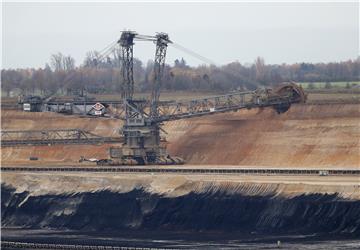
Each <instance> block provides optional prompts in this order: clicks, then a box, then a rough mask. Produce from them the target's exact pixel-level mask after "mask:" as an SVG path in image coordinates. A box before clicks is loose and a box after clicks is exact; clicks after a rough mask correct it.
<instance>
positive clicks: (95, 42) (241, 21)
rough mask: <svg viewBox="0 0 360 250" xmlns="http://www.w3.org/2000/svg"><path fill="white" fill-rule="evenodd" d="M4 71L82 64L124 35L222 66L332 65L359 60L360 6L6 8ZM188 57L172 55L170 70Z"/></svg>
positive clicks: (138, 52) (138, 49)
mask: <svg viewBox="0 0 360 250" xmlns="http://www.w3.org/2000/svg"><path fill="white" fill-rule="evenodd" d="M2 12H3V13H2V25H3V27H2V32H3V34H2V65H3V68H29V67H35V68H38V67H44V65H45V63H46V62H48V61H49V58H50V55H51V54H53V53H56V52H62V53H63V54H66V55H68V54H69V55H72V56H73V57H74V58H75V60H76V63H77V65H79V64H81V63H82V61H83V58H84V56H85V54H86V52H87V51H90V50H101V49H103V48H104V47H106V45H108V44H109V43H110V42H112V41H114V40H116V39H117V38H119V36H120V32H121V31H122V30H124V29H131V30H135V31H137V32H138V33H139V34H146V35H152V34H155V32H167V33H168V34H169V36H170V38H171V40H173V41H175V42H176V43H178V44H180V45H182V46H184V47H186V48H189V49H191V50H193V51H195V52H197V53H199V54H200V55H203V56H205V57H207V58H209V59H211V60H212V61H214V62H215V63H216V64H219V65H221V64H226V63H230V62H232V61H239V62H240V63H249V62H250V63H252V62H253V61H254V60H255V58H256V57H257V56H261V57H263V58H264V59H265V62H266V63H276V64H280V63H294V62H330V61H342V60H348V59H355V58H356V57H357V56H358V54H359V3H358V2H353V3H340V2H338V3H336V2H333V3H259V2H258V3H69V2H68V3H3V8H2ZM154 49H155V48H154V44H152V43H146V42H137V43H136V45H135V48H134V53H135V57H137V58H139V59H141V60H142V61H144V62H146V61H147V60H149V59H152V58H153V54H154ZM181 57H184V58H185V60H186V61H187V62H188V63H189V64H191V65H198V64H203V62H202V61H200V60H198V59H196V58H193V57H191V56H190V55H188V54H185V53H184V52H182V51H179V50H177V49H176V48H173V47H169V48H168V57H167V62H168V63H173V61H174V60H175V59H176V58H181Z"/></svg>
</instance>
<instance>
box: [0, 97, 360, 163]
mask: <svg viewBox="0 0 360 250" xmlns="http://www.w3.org/2000/svg"><path fill="white" fill-rule="evenodd" d="M1 125H2V129H13V130H20V129H24V130H25V129H29V130H33V129H63V128H80V129H84V130H88V131H91V132H94V133H96V134H99V135H103V136H112V135H117V133H118V132H117V131H118V129H119V128H120V126H121V121H119V120H115V119H105V118H103V119H102V118H79V117H71V116H63V115H59V114H54V113H24V112H20V111H3V112H2V122H1ZM164 129H165V130H166V131H167V132H168V135H167V140H168V141H169V145H168V149H169V152H170V153H171V154H172V155H176V156H180V157H183V158H184V159H185V160H186V161H187V162H188V163H189V164H214V165H247V166H276V167H329V168H332V167H346V168H359V167H360V154H359V152H360V105H359V104H318V105H293V106H292V107H291V108H290V110H289V111H288V112H286V113H285V114H282V115H278V114H277V113H276V112H275V111H274V110H272V109H254V110H240V111H238V112H231V113H225V114H218V115H213V116H207V117H201V118H192V119H187V120H179V121H172V122H168V123H166V124H165V126H164ZM108 147H109V145H56V146H25V147H16V148H2V149H1V157H2V159H1V161H2V164H3V165H27V164H30V163H29V162H30V161H29V157H30V156H37V157H38V158H39V160H38V161H32V162H31V165H34V164H39V165H44V164H47V165H48V164H54V165H61V164H70V163H71V164H74V163H77V162H78V160H79V158H80V156H85V157H87V158H93V157H94V158H104V157H107V148H108Z"/></svg>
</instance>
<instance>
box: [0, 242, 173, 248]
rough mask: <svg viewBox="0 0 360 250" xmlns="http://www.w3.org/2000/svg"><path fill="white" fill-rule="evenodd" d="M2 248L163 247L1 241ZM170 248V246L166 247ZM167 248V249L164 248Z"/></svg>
mask: <svg viewBox="0 0 360 250" xmlns="http://www.w3.org/2000/svg"><path fill="white" fill-rule="evenodd" d="M1 248H2V249H64V250H67V249H69V250H70V249H75V250H85V249H86V250H150V249H153V250H160V249H163V248H153V247H152V248H148V247H119V246H96V245H70V244H46V243H29V242H15V241H1ZM166 249H169V248H166ZM164 250H165V249H164Z"/></svg>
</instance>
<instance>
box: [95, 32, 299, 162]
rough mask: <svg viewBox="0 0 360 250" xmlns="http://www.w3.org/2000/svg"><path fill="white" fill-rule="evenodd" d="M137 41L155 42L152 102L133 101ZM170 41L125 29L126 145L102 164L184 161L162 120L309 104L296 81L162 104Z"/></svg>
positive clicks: (114, 150)
mask: <svg viewBox="0 0 360 250" xmlns="http://www.w3.org/2000/svg"><path fill="white" fill-rule="evenodd" d="M134 41H151V42H154V43H155V44H156V52H155V61H154V82H153V86H152V93H151V99H150V100H145V99H135V98H134V96H133V95H134V78H133V46H134ZM171 43H172V41H171V40H170V39H169V36H168V35H167V34H166V33H158V34H156V35H155V36H145V35H139V34H137V33H135V32H132V31H124V32H122V34H121V37H120V39H119V41H118V44H119V45H120V47H121V60H122V67H121V73H122V100H123V112H122V117H121V118H122V119H123V120H124V125H123V127H122V130H121V132H122V134H123V136H124V143H123V145H122V147H119V148H110V159H106V160H100V161H99V162H98V164H99V165H172V164H183V163H184V161H183V160H182V159H181V158H179V157H175V156H170V155H169V154H168V153H167V151H166V144H165V145H163V143H162V141H161V138H160V130H161V125H162V123H163V122H166V121H171V120H178V119H185V118H191V117H198V116H203V115H210V114H217V113H222V112H228V111H236V110H239V109H243V108H247V109H251V108H257V107H273V108H274V109H275V110H276V111H277V112H278V113H283V112H285V111H287V110H288V109H289V107H290V105H291V104H293V103H300V102H305V100H306V96H305V94H304V92H303V90H302V88H301V87H299V86H297V85H296V84H295V83H292V82H291V83H285V84H282V85H280V86H279V87H277V88H276V89H262V90H256V91H247V92H231V93H229V94H225V95H219V96H211V97H207V98H201V99H196V100H190V101H184V102H178V101H173V102H159V96H160V88H161V83H162V76H163V71H164V66H165V57H166V49H167V47H168V45H169V44H171Z"/></svg>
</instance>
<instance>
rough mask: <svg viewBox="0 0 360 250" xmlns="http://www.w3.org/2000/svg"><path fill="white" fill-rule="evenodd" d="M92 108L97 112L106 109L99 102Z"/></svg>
mask: <svg viewBox="0 0 360 250" xmlns="http://www.w3.org/2000/svg"><path fill="white" fill-rule="evenodd" d="M92 108H93V109H95V110H96V111H101V110H103V109H104V108H105V106H104V105H102V104H101V103H100V102H97V103H95V105H94V106H92Z"/></svg>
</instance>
